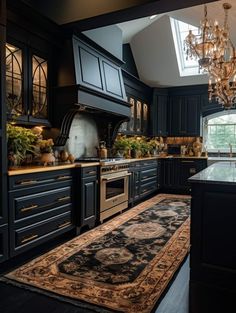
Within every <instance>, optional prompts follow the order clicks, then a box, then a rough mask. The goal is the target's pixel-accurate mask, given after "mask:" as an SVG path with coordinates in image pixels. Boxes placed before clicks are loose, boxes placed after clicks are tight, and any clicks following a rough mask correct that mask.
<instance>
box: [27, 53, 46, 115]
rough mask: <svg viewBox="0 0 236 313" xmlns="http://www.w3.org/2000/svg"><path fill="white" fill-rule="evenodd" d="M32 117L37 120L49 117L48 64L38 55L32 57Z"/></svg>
mask: <svg viewBox="0 0 236 313" xmlns="http://www.w3.org/2000/svg"><path fill="white" fill-rule="evenodd" d="M31 115H32V117H33V118H36V119H47V117H48V62H47V60H45V59H43V58H41V57H39V56H37V55H32V109H31Z"/></svg>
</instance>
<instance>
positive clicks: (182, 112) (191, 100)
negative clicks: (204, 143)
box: [168, 95, 201, 137]
mask: <svg viewBox="0 0 236 313" xmlns="http://www.w3.org/2000/svg"><path fill="white" fill-rule="evenodd" d="M200 108H201V97H200V96H199V95H187V96H183V95H170V96H169V106H168V128H169V132H168V133H169V136H175V137H188V136H200V135H201V114H200V112H201V111H200Z"/></svg>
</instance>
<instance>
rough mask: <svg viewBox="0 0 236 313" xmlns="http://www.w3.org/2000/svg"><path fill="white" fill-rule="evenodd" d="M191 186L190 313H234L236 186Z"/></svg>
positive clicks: (198, 183) (204, 183) (200, 183)
mask: <svg viewBox="0 0 236 313" xmlns="http://www.w3.org/2000/svg"><path fill="white" fill-rule="evenodd" d="M227 170H229V168H227ZM221 171H222V172H223V171H224V168H223V167H222V169H221ZM207 176H208V175H207ZM223 177H224V176H223ZM226 177H227V176H226ZM228 177H229V176H228ZM208 178H209V176H208ZM221 178H222V176H221ZM221 178H220V179H221ZM212 179H214V178H213V177H212V176H211V180H212ZM216 180H217V178H216ZM191 185H192V186H191V189H192V192H191V196H192V200H191V250H190V286H189V295H190V298H189V300H190V301H189V312H191V313H208V312H216V313H221V312H227V313H234V312H235V309H236V307H235V295H236V287H235V280H236V253H235V249H234V247H235V239H236V238H235V201H236V188H235V183H234V182H232V181H231V182H227V181H225V182H223V181H219V183H218V182H217V181H214V180H212V181H209V180H208V181H207V180H205V181H202V180H201V178H200V179H198V180H195V181H192V184H191Z"/></svg>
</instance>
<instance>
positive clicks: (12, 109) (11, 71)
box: [6, 43, 26, 119]
mask: <svg viewBox="0 0 236 313" xmlns="http://www.w3.org/2000/svg"><path fill="white" fill-rule="evenodd" d="M6 105H7V113H8V115H9V117H10V118H13V119H14V118H17V117H19V116H22V115H25V114H26V112H25V108H24V101H23V56H22V49H20V48H18V47H16V46H14V45H12V44H8V43H7V44H6Z"/></svg>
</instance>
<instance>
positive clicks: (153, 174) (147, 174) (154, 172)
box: [140, 168, 157, 181]
mask: <svg viewBox="0 0 236 313" xmlns="http://www.w3.org/2000/svg"><path fill="white" fill-rule="evenodd" d="M156 176H157V168H151V169H148V170H145V171H141V173H140V179H141V181H143V180H145V179H148V178H150V177H156Z"/></svg>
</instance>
